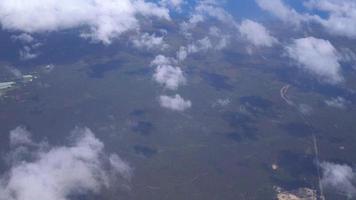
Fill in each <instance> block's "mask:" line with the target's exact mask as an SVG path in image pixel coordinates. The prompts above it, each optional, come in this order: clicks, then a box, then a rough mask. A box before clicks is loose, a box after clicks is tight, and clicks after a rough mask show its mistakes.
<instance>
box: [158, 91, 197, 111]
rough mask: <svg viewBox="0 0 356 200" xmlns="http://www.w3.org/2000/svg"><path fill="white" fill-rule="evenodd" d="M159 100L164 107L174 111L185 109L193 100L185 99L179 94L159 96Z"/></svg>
mask: <svg viewBox="0 0 356 200" xmlns="http://www.w3.org/2000/svg"><path fill="white" fill-rule="evenodd" d="M159 102H160V104H161V106H162V107H164V108H167V109H170V110H173V111H184V110H186V109H188V108H190V107H191V106H192V102H191V101H189V100H184V99H183V98H182V97H181V96H180V95H179V94H176V95H175V96H165V95H162V96H160V97H159Z"/></svg>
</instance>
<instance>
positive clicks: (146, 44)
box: [132, 33, 168, 49]
mask: <svg viewBox="0 0 356 200" xmlns="http://www.w3.org/2000/svg"><path fill="white" fill-rule="evenodd" d="M132 42H133V44H134V46H135V47H137V48H146V49H165V48H167V47H168V45H167V44H166V43H165V42H164V40H163V37H157V36H155V35H150V34H148V33H144V34H142V35H140V36H139V37H138V38H135V39H133V41H132Z"/></svg>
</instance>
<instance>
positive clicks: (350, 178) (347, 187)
mask: <svg viewBox="0 0 356 200" xmlns="http://www.w3.org/2000/svg"><path fill="white" fill-rule="evenodd" d="M321 168H322V170H323V176H322V180H321V183H322V184H323V185H324V186H325V187H329V188H332V189H335V190H336V191H337V192H341V193H344V194H345V195H347V196H349V197H352V196H354V195H355V193H356V188H355V186H354V185H353V183H354V181H355V172H354V171H353V169H352V168H351V167H350V166H348V165H340V164H335V163H329V162H323V163H321Z"/></svg>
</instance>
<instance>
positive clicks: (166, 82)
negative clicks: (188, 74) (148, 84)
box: [153, 65, 186, 90]
mask: <svg viewBox="0 0 356 200" xmlns="http://www.w3.org/2000/svg"><path fill="white" fill-rule="evenodd" d="M153 78H154V79H155V80H156V82H158V83H159V84H161V85H163V86H164V87H165V88H167V89H170V90H176V89H178V87H179V86H180V85H184V84H186V78H185V77H184V74H183V71H182V69H181V68H179V67H173V66H171V65H159V66H157V67H156V69H155V73H154V75H153Z"/></svg>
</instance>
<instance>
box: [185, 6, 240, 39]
mask: <svg viewBox="0 0 356 200" xmlns="http://www.w3.org/2000/svg"><path fill="white" fill-rule="evenodd" d="M220 4H221V2H218V1H216V0H202V1H199V2H198V3H197V5H196V7H195V8H194V10H193V14H192V15H191V16H190V18H189V19H188V21H186V22H183V23H181V24H180V31H181V32H182V33H183V35H185V36H187V37H190V36H191V33H190V32H189V31H190V30H191V29H193V28H195V27H196V26H197V24H199V23H201V22H204V21H205V20H208V19H215V20H218V21H220V22H223V23H224V24H227V25H230V26H232V27H233V26H235V25H236V22H235V20H234V17H233V16H232V15H231V14H229V13H228V12H227V11H225V9H224V8H222V7H221V5H220Z"/></svg>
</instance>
